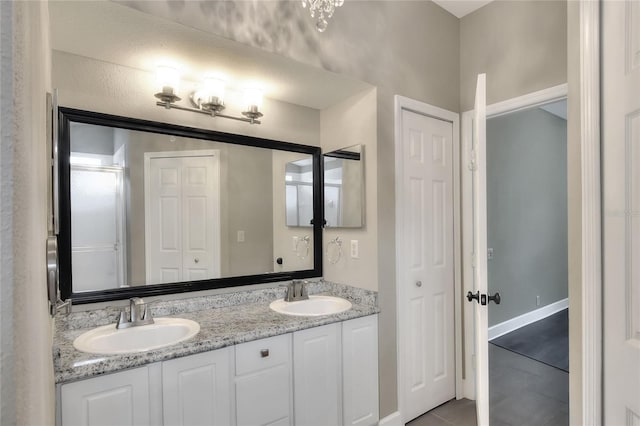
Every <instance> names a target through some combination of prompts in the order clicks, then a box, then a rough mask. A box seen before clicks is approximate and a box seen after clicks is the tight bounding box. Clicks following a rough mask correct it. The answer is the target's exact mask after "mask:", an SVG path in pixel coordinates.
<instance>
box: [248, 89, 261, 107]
mask: <svg viewBox="0 0 640 426" xmlns="http://www.w3.org/2000/svg"><path fill="white" fill-rule="evenodd" d="M244 105H245V111H251V110H254V109H257V110H259V109H260V108H261V107H262V90H260V89H258V88H256V87H247V88H246V89H244Z"/></svg>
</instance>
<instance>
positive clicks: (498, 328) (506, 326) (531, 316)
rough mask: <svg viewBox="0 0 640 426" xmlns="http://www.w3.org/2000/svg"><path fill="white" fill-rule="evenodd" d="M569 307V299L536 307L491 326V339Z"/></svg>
mask: <svg viewBox="0 0 640 426" xmlns="http://www.w3.org/2000/svg"><path fill="white" fill-rule="evenodd" d="M568 307H569V299H562V300H558V301H557V302H554V303H552V304H550V305H547V306H543V307H542V308H540V309H536V310H535V311H531V312H527V313H526V314H522V315H520V316H517V317H515V318H511V319H510V320H508V321H505V322H501V323H500V324H496V325H494V326H493V327H489V340H493V339H495V338H496V337H500V336H502V335H503V334H507V333H510V332H512V331H514V330H517V329H519V328H520V327H524V326H525V325H528V324H531V323H532V322H536V321H540V320H541V319H543V318H546V317H548V316H550V315H553V314H555V313H556V312H560V311H561V310H563V309H566V308H568Z"/></svg>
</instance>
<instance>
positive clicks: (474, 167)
mask: <svg viewBox="0 0 640 426" xmlns="http://www.w3.org/2000/svg"><path fill="white" fill-rule="evenodd" d="M469 157H470V160H469V165H468V166H467V167H468V168H469V170H471V171H472V172H475V171H476V170H478V163H477V161H476V150H475V149H472V150H471V154H470V156H469Z"/></svg>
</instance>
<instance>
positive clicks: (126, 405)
mask: <svg viewBox="0 0 640 426" xmlns="http://www.w3.org/2000/svg"><path fill="white" fill-rule="evenodd" d="M60 398H61V404H60V409H61V418H62V419H61V420H62V425H63V426H71V425H73V426H75V425H82V426H113V425H122V426H138V425H140V426H142V425H150V424H151V417H150V415H151V413H150V408H151V404H150V399H149V367H141V368H136V369H133V370H127V371H122V372H120V373H114V374H109V375H106V376H101V377H96V378H92V379H87V380H82V381H79V382H74V383H67V384H65V385H62V386H61V388H60Z"/></svg>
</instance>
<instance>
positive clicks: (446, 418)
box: [407, 345, 569, 426]
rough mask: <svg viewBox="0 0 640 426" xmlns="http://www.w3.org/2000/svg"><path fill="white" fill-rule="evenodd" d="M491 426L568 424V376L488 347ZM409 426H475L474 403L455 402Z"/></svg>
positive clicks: (538, 363) (512, 354) (466, 400)
mask: <svg viewBox="0 0 640 426" xmlns="http://www.w3.org/2000/svg"><path fill="white" fill-rule="evenodd" d="M489 387H490V390H489V394H490V397H489V398H490V405H491V406H490V415H491V419H490V420H491V421H490V424H491V426H507V425H508V426H565V425H568V424H569V374H568V373H566V372H564V371H562V370H559V369H557V368H554V367H550V366H548V365H546V364H543V363H541V362H537V361H534V360H532V359H530V358H527V357H525V356H522V355H518V354H516V353H514V352H510V351H507V350H506V349H502V348H500V347H498V346H495V345H489ZM407 425H410V426H452V425H453V426H475V425H476V407H475V402H474V401H470V400H468V399H461V400H458V401H456V400H452V401H450V402H448V403H446V404H443V405H441V406H439V407H437V408H435V409H433V410H431V411H429V412H428V413H425V414H423V415H422V416H420V417H418V418H417V419H415V420H413V421H411V422H409V423H407Z"/></svg>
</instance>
